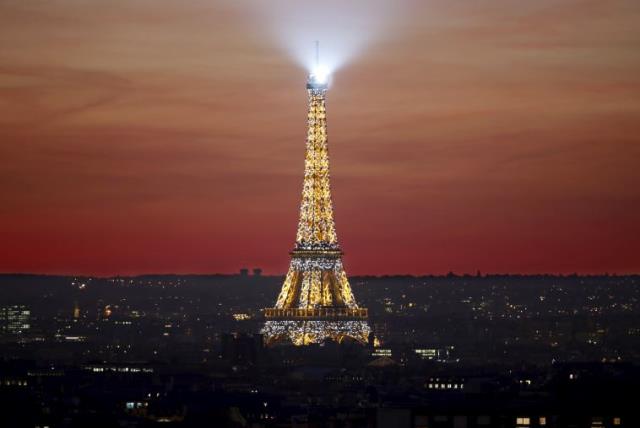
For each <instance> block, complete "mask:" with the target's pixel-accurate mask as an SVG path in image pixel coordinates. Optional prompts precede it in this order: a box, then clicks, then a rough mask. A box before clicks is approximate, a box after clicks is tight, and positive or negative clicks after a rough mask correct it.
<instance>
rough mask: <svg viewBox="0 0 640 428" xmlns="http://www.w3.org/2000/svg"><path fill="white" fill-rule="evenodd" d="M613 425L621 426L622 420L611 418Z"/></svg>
mask: <svg viewBox="0 0 640 428" xmlns="http://www.w3.org/2000/svg"><path fill="white" fill-rule="evenodd" d="M613 424H614V425H622V419H620V418H613Z"/></svg>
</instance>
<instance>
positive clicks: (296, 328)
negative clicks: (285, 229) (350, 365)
mask: <svg viewBox="0 0 640 428" xmlns="http://www.w3.org/2000/svg"><path fill="white" fill-rule="evenodd" d="M307 91H308V94H309V114H308V130H307V143H306V155H305V163H304V165H305V167H304V183H303V187H302V203H301V205H300V220H299V222H298V232H297V235H296V243H295V246H294V249H293V251H291V264H290V266H289V271H288V272H287V275H286V277H285V280H284V283H283V284H282V290H281V291H280V294H279V296H278V299H277V301H276V304H275V307H273V308H269V309H265V310H264V315H265V318H266V322H265V324H264V327H263V329H262V333H263V334H264V335H265V340H266V342H267V343H269V344H272V343H276V342H279V341H291V342H292V343H293V344H295V345H305V344H311V343H319V342H323V341H325V340H327V339H332V340H335V341H338V342H341V341H343V340H344V339H345V338H350V339H353V340H357V341H360V342H366V341H367V339H368V336H369V333H370V329H369V326H368V324H367V316H368V314H367V309H366V308H361V307H359V306H358V304H357V303H356V299H355V297H354V296H353V292H352V291H351V286H350V285H349V280H348V279H347V275H346V273H345V271H344V268H343V267H342V250H341V249H340V246H339V245H338V238H337V236H336V229H335V224H334V221H333V207H332V203H331V187H330V183H329V152H328V147H327V118H326V110H325V95H326V91H327V84H326V82H325V81H324V79H321V78H319V77H318V76H315V75H313V74H312V75H311V76H310V77H309V80H308V82H307Z"/></svg>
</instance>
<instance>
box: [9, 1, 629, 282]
mask: <svg viewBox="0 0 640 428" xmlns="http://www.w3.org/2000/svg"><path fill="white" fill-rule="evenodd" d="M282 4H285V5H286V4H287V3H286V2H282ZM249 5H250V2H245V3H240V4H238V3H235V4H234V3H232V2H218V3H217V4H216V5H215V7H214V6H213V5H211V6H207V5H206V4H203V3H200V2H197V1H187V2H184V3H182V4H181V5H180V7H176V6H172V5H170V4H169V3H166V4H165V3H163V4H162V7H158V8H157V9H154V10H153V11H150V10H149V5H148V4H147V3H144V2H126V3H123V2H109V3H107V4H100V5H98V4H91V5H89V4H83V3H81V2H72V1H65V2H62V3H60V4H56V5H50V4H38V5H34V4H30V5H28V4H23V3H20V2H18V3H5V4H3V5H1V6H0V11H2V13H0V36H1V37H0V38H1V39H2V40H5V41H8V40H10V41H12V43H10V44H9V43H6V42H4V43H3V46H2V50H0V192H1V193H2V195H3V204H2V207H1V208H0V220H1V221H0V239H1V240H2V242H3V243H4V245H2V246H1V247H0V272H34V273H54V274H55V273H68V274H87V275H107V276H108V275H117V274H122V275H127V274H142V273H154V272H158V273H169V272H173V273H213V272H223V273H224V272H236V271H237V270H238V269H239V268H240V267H241V266H249V267H252V266H259V267H261V268H263V269H264V271H265V273H266V274H283V273H284V272H285V271H286V268H287V263H288V259H287V257H286V256H284V255H286V253H287V252H288V251H289V250H290V248H291V245H292V243H293V242H294V240H295V227H294V226H293V225H294V224H295V222H296V217H297V204H298V199H299V195H300V190H301V189H300V182H301V178H302V175H303V169H302V167H301V165H300V161H299V160H300V159H301V158H302V156H303V154H304V131H305V114H304V111H305V104H306V98H305V94H304V91H300V87H301V85H302V84H304V81H305V79H306V75H307V73H306V70H304V69H303V68H301V67H300V66H298V65H297V64H296V62H295V60H294V59H292V58H291V57H290V56H289V55H288V54H287V52H286V51H285V50H284V49H283V48H282V47H281V46H279V45H278V42H277V41H276V40H275V39H274V38H273V37H271V34H270V32H269V30H268V28H266V27H264V26H261V25H257V20H256V17H255V16H252V15H251V14H250V13H249V12H248V9H250V8H249V7H248V6H249ZM401 5H402V6H401V7H402V8H403V9H404V10H403V17H402V19H400V18H398V19H397V20H396V21H394V22H390V23H388V27H389V28H388V29H387V31H386V32H384V33H383V34H382V35H381V36H380V37H378V39H377V40H375V42H374V45H373V46H368V47H363V48H362V49H361V51H360V52H358V55H355V56H354V57H353V58H352V59H351V60H350V61H349V62H348V63H345V64H343V65H342V66H341V67H340V68H339V69H338V70H336V72H335V73H334V76H333V77H334V81H333V83H332V85H333V89H332V91H331V94H330V96H329V99H328V101H327V103H328V104H329V106H330V108H329V110H330V111H329V120H330V122H331V125H330V130H329V133H330V135H331V149H330V150H331V156H332V180H333V198H334V202H335V205H336V207H337V208H336V212H335V217H336V223H337V227H338V228H339V230H340V240H341V244H342V246H343V247H344V248H345V249H346V254H345V257H344V261H345V266H346V268H347V271H348V272H349V274H350V275H363V274H405V273H407V274H429V273H435V274H443V273H447V272H449V271H454V272H457V273H465V272H466V273H475V272H476V270H480V271H482V272H496V273H507V272H511V273H547V272H548V273H572V272H578V273H603V272H610V273H620V274H624V273H635V272H638V271H640V260H639V259H638V257H637V254H638V253H640V226H639V225H638V222H637V219H636V217H637V213H638V212H639V209H640V190H639V188H638V185H637V183H639V182H640V171H639V170H638V169H637V165H638V163H639V161H640V144H638V138H639V137H638V135H640V132H639V131H640V120H638V119H639V118H640V101H639V100H640V97H639V96H638V95H640V87H639V86H638V79H637V76H638V75H640V57H639V56H638V49H637V47H638V44H639V43H640V33H639V32H638V30H637V26H636V25H635V23H636V22H637V20H638V15H639V14H640V6H639V5H637V4H635V3H633V2H627V1H613V2H606V3H602V2H593V1H568V2H551V1H543V2H537V3H536V4H535V5H534V4H527V5H523V4H518V5H516V4H511V3H509V2H503V1H492V2H489V3H488V4H485V5H475V6H469V5H464V6H462V5H459V4H455V3H450V2H444V1H434V2H429V3H428V4H426V3H425V4H423V3H420V2H410V1H407V2H402V3H401ZM264 243H268V245H266V246H265V245H264Z"/></svg>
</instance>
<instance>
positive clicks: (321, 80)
mask: <svg viewBox="0 0 640 428" xmlns="http://www.w3.org/2000/svg"><path fill="white" fill-rule="evenodd" d="M329 76H330V71H329V67H327V66H326V65H324V64H321V63H320V42H318V41H316V61H315V65H314V67H313V69H312V70H311V73H310V74H309V79H308V81H307V83H308V85H307V86H308V87H309V88H310V89H326V88H327V85H328V84H329Z"/></svg>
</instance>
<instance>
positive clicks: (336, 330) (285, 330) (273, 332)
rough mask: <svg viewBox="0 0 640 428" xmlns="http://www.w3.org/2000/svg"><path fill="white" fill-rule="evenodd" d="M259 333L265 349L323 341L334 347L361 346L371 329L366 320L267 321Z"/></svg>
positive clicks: (282, 319)
mask: <svg viewBox="0 0 640 428" xmlns="http://www.w3.org/2000/svg"><path fill="white" fill-rule="evenodd" d="M305 310H307V309H305ZM365 311H366V309H365ZM261 333H262V334H263V335H264V338H265V341H266V344H267V345H274V344H276V343H291V344H293V345H298V346H299V345H310V344H313V343H322V342H325V341H327V340H333V341H335V342H338V343H342V342H343V341H345V340H354V341H357V342H360V343H363V344H365V343H367V340H368V339H369V334H370V333H371V329H370V328H369V324H368V323H367V320H366V317H361V318H358V317H344V318H341V317H325V318H321V317H309V318H304V317H301V318H289V319H284V318H281V319H274V318H267V321H266V322H265V323H264V326H263V327H262V330H261Z"/></svg>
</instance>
